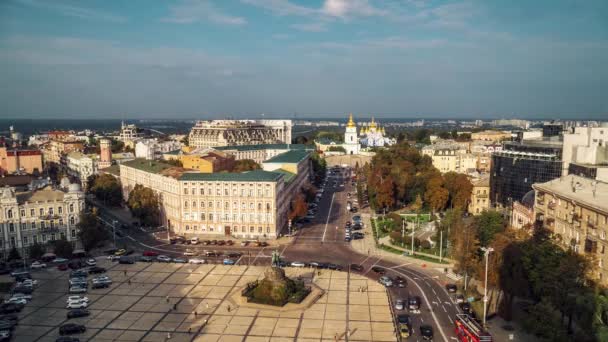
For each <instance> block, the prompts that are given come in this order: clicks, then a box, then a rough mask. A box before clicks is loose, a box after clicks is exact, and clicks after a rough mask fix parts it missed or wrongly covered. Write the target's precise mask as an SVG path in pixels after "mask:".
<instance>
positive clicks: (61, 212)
mask: <svg viewBox="0 0 608 342" xmlns="http://www.w3.org/2000/svg"><path fill="white" fill-rule="evenodd" d="M57 213H59V215H61V214H63V207H58V208H57Z"/></svg>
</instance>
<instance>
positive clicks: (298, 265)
mask: <svg viewBox="0 0 608 342" xmlns="http://www.w3.org/2000/svg"><path fill="white" fill-rule="evenodd" d="M291 266H292V267H306V264H305V263H303V262H301V261H294V262H292V263H291Z"/></svg>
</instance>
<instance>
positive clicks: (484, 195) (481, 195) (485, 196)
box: [476, 194, 489, 198]
mask: <svg viewBox="0 0 608 342" xmlns="http://www.w3.org/2000/svg"><path fill="white" fill-rule="evenodd" d="M476 196H477V198H488V196H489V195H488V194H478V195H476Z"/></svg>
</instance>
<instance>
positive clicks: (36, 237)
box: [0, 229, 76, 248]
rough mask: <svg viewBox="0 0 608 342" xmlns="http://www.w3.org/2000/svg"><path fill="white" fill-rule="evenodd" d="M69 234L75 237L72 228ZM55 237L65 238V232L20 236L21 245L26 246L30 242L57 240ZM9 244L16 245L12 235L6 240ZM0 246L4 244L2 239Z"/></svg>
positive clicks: (74, 231)
mask: <svg viewBox="0 0 608 342" xmlns="http://www.w3.org/2000/svg"><path fill="white" fill-rule="evenodd" d="M70 236H71V237H72V238H75V237H76V230H75V229H72V230H71V231H70ZM30 238H31V239H30ZM57 238H59V239H60V240H61V239H65V233H60V234H49V235H47V234H41V235H32V236H24V237H22V245H23V246H28V245H29V244H30V243H31V244H36V243H46V242H49V241H55V240H57ZM8 243H9V246H10V247H11V248H12V247H16V243H17V240H16V239H15V237H14V236H11V238H10V239H9V240H8ZM0 247H2V248H3V247H5V246H4V241H2V239H0Z"/></svg>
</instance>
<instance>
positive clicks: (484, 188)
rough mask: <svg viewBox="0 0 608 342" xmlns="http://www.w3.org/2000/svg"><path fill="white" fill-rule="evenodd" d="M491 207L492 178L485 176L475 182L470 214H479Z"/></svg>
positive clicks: (469, 209)
mask: <svg viewBox="0 0 608 342" xmlns="http://www.w3.org/2000/svg"><path fill="white" fill-rule="evenodd" d="M489 208H490V178H489V177H484V178H481V179H479V180H477V181H474V182H473V191H472V192H471V201H470V202H469V208H468V211H469V214H471V215H479V214H481V213H482V212H483V211H484V210H488V209H489Z"/></svg>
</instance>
